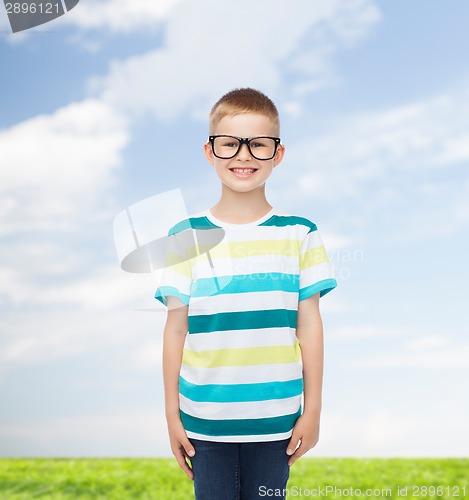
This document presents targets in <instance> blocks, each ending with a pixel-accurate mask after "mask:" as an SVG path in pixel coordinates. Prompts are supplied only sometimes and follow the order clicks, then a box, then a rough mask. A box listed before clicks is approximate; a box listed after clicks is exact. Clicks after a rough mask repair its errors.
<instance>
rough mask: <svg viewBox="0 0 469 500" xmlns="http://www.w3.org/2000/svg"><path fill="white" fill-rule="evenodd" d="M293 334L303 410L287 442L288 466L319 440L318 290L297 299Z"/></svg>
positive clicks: (320, 332) (321, 346) (320, 362)
mask: <svg viewBox="0 0 469 500" xmlns="http://www.w3.org/2000/svg"><path fill="white" fill-rule="evenodd" d="M296 335H297V337H298V340H299V342H300V347H301V358H302V361H303V381H304V408H303V414H302V415H301V417H299V418H298V420H297V421H296V424H295V427H294V428H293V434H292V437H291V440H290V443H289V445H288V449H287V454H288V455H291V457H290V459H289V460H288V465H289V466H291V465H293V463H294V462H295V461H296V460H298V458H300V457H301V456H302V455H304V454H305V453H306V452H307V451H308V450H310V449H311V448H313V447H314V446H315V445H316V443H317V442H318V440H319V421H320V416H321V407H322V380H323V365H324V342H323V326H322V319H321V314H320V311H319V292H318V293H316V294H315V295H312V296H311V297H308V298H307V299H304V300H301V301H300V302H299V303H298V316H297V326H296ZM299 441H301V443H300V446H299V447H298V449H296V446H297V445H298V442H299ZM295 449H296V451H295Z"/></svg>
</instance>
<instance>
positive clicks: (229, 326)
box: [155, 208, 337, 442]
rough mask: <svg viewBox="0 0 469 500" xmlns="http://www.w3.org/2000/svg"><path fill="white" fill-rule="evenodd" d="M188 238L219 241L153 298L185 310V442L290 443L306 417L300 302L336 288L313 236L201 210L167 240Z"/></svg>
mask: <svg viewBox="0 0 469 500" xmlns="http://www.w3.org/2000/svg"><path fill="white" fill-rule="evenodd" d="M191 228H192V229H194V230H195V231H194V233H195V234H196V235H199V236H200V235H204V234H205V233H204V231H210V230H212V231H214V233H213V234H215V232H216V231H218V236H217V238H218V240H221V241H220V242H219V243H217V244H215V246H212V248H211V249H209V250H208V252H205V253H199V254H198V255H195V254H192V255H195V256H193V257H191V258H189V259H188V260H185V261H182V262H178V263H175V264H172V265H171V266H169V267H166V268H165V269H164V271H163V272H162V273H161V274H160V277H159V283H158V288H157V290H156V293H155V298H156V299H158V300H159V301H161V302H162V303H163V304H164V305H167V297H168V296H169V295H173V296H176V297H178V298H179V299H180V300H181V301H182V302H183V303H184V304H186V305H188V306H189V308H188V334H187V335H186V339H185V344H184V350H183V357H182V365H181V371H180V377H179V401H180V415H181V420H182V423H183V426H184V428H185V430H186V433H187V436H188V437H189V438H191V437H192V438H195V439H203V440H207V441H223V442H249V441H275V440H281V439H286V438H288V437H290V436H291V434H292V429H293V426H294V424H295V422H296V420H297V418H298V417H299V416H300V415H301V411H302V400H301V398H302V393H303V376H302V361H301V349H300V345H299V342H298V339H297V337H296V319H297V313H298V302H299V301H300V300H303V299H306V298H307V297H310V296H311V295H314V294H316V293H317V292H320V296H321V297H322V296H323V295H325V294H326V293H328V292H330V291H331V290H332V289H334V288H335V287H336V286H337V281H336V279H335V278H334V274H333V273H334V269H333V265H332V263H331V262H330V261H329V259H328V256H327V253H326V250H325V248H324V246H323V243H322V240H321V237H320V235H319V232H318V229H317V227H316V225H315V224H314V223H313V222H311V221H310V220H308V219H306V218H304V217H298V216H295V215H291V214H287V213H285V212H283V211H281V210H278V209H276V208H273V209H272V210H271V211H270V212H269V213H268V214H266V215H265V216H263V217H262V218H260V219H259V220H257V221H254V222H251V223H248V224H231V223H226V222H223V221H220V220H218V219H216V218H215V217H214V216H213V215H212V213H211V212H210V210H205V211H203V212H200V213H198V214H195V215H193V216H191V217H189V218H188V219H186V220H184V221H181V222H180V223H178V224H177V225H176V226H174V227H173V228H172V229H171V230H170V232H169V235H170V238H169V239H171V235H174V236H175V238H177V236H176V235H178V234H181V232H183V231H186V233H187V230H188V229H189V230H190V231H191ZM220 228H221V229H220ZM220 235H221V236H220ZM199 236H196V240H197V239H198V238H199ZM203 251H204V249H203V248H202V250H200V249H199V252H203Z"/></svg>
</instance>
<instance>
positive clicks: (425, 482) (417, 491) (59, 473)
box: [0, 458, 469, 500]
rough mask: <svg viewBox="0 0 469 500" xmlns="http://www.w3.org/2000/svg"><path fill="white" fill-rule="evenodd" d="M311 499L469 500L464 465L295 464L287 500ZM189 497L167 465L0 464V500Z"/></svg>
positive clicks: (188, 485) (468, 472)
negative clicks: (405, 499) (396, 499)
mask: <svg viewBox="0 0 469 500" xmlns="http://www.w3.org/2000/svg"><path fill="white" fill-rule="evenodd" d="M326 487H328V489H326ZM406 487H407V489H406ZM438 487H439V489H438ZM350 488H352V489H353V492H351V491H350ZM367 489H370V490H372V491H367ZM377 490H378V491H377ZM265 493H266V495H265V498H276V496H275V493H276V492H275V491H273V492H267V491H266V492H265ZM313 496H314V497H324V498H344V497H357V496H362V497H365V498H366V497H368V498H377V497H385V498H401V499H402V498H423V499H429V498H452V499H457V498H459V499H463V498H465V497H466V498H468V499H469V459H456V458H455V459H431V458H430V459H400V458H392V459H360V458H303V459H300V460H299V461H297V462H296V463H295V464H294V465H293V467H292V468H291V473H290V480H289V482H288V491H287V498H312V497H313ZM193 497H194V495H193V483H192V481H191V480H190V479H188V478H187V477H186V476H185V474H184V473H183V472H182V471H181V470H180V469H179V467H178V465H177V463H176V461H175V460H173V459H133V458H129V459H112V458H110V459H86V458H84V459H0V499H1V500H20V499H21V500H29V499H33V498H41V499H51V500H52V499H54V500H59V499H60V500H65V499H66V500H85V499H89V500H91V499H93V500H95V499H113V500H125V499H129V500H137V499H142V500H143V499H147V500H150V499H152V500H153V499H155V500H156V499H157V500H166V499H167V500H178V499H191V498H193ZM277 498H278V495H277ZM220 500H223V499H220Z"/></svg>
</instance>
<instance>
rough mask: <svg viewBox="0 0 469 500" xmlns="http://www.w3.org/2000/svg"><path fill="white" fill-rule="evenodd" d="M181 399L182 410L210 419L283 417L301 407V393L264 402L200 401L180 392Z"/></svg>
mask: <svg viewBox="0 0 469 500" xmlns="http://www.w3.org/2000/svg"><path fill="white" fill-rule="evenodd" d="M179 401H180V408H181V410H182V411H183V412H185V413H187V414H188V415H193V416H194V417H197V418H205V419H209V420H230V419H233V418H239V419H247V418H270V417H281V416H283V415H290V414H292V413H296V412H297V411H298V410H299V409H300V405H301V395H299V396H294V397H291V398H285V399H272V400H269V401H262V402H259V401H249V402H238V403H207V402H203V403H200V402H197V401H191V400H190V399H188V398H186V397H184V396H183V395H182V394H179Z"/></svg>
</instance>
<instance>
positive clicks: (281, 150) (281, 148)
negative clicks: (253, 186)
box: [274, 144, 285, 167]
mask: <svg viewBox="0 0 469 500" xmlns="http://www.w3.org/2000/svg"><path fill="white" fill-rule="evenodd" d="M284 155H285V146H284V145H283V144H279V146H278V148H277V152H276V153H275V156H274V167H276V166H277V165H278V164H279V163H280V162H281V161H282V160H283V157H284Z"/></svg>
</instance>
